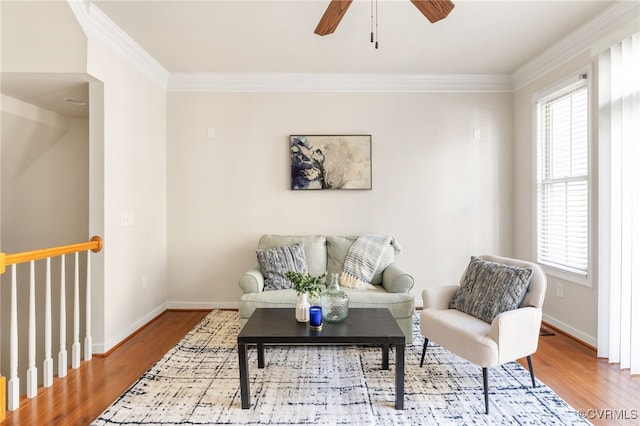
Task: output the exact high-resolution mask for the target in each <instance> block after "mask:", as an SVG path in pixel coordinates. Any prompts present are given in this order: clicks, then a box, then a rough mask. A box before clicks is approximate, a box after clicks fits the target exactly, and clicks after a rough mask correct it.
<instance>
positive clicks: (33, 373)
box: [27, 260, 38, 398]
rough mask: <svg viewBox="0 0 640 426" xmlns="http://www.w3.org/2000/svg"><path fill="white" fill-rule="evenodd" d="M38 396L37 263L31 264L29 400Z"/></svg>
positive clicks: (32, 262)
mask: <svg viewBox="0 0 640 426" xmlns="http://www.w3.org/2000/svg"><path fill="white" fill-rule="evenodd" d="M37 394H38V367H36V272H35V261H33V260H32V261H31V262H29V368H27V398H33V397H34V396H36V395H37Z"/></svg>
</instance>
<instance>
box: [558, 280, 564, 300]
mask: <svg viewBox="0 0 640 426" xmlns="http://www.w3.org/2000/svg"><path fill="white" fill-rule="evenodd" d="M556 296H558V297H564V285H562V284H560V283H557V284H556Z"/></svg>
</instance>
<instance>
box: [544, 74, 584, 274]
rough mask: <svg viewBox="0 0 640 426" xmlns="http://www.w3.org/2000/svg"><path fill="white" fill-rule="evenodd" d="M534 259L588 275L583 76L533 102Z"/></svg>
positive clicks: (564, 269) (571, 271) (562, 269)
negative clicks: (535, 147)
mask: <svg viewBox="0 0 640 426" xmlns="http://www.w3.org/2000/svg"><path fill="white" fill-rule="evenodd" d="M536 103H537V212H536V213H537V230H536V239H537V250H536V252H537V261H538V262H539V263H541V264H544V265H547V266H551V267H553V268H556V269H559V270H561V271H565V272H570V273H573V274H578V275H580V276H581V277H585V278H586V277H587V273H588V269H589V86H588V80H587V78H586V75H583V76H581V77H580V79H579V80H578V81H577V82H575V81H574V82H573V83H571V84H568V85H566V84H565V85H563V87H562V88H561V89H560V90H555V91H553V92H552V93H549V94H547V95H545V96H542V97H540V98H539V99H538V100H537V102H536Z"/></svg>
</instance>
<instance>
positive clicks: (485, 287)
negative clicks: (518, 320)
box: [449, 256, 531, 323]
mask: <svg viewBox="0 0 640 426" xmlns="http://www.w3.org/2000/svg"><path fill="white" fill-rule="evenodd" d="M530 279H531V269H525V268H519V267H517V266H510V265H503V264H501V263H495V262H487V261H485V260H482V259H480V258H478V257H475V256H472V257H471V261H470V262H469V266H468V267H467V270H466V272H465V274H464V276H463V278H462V282H461V283H460V284H461V285H460V288H459V289H458V290H457V291H456V294H455V295H454V296H453V299H452V300H451V302H450V303H449V308H450V309H457V310H458V311H461V312H465V313H467V314H469V315H472V316H474V317H476V318H478V319H481V320H483V321H486V322H488V323H491V321H493V319H494V318H495V317H496V316H497V315H498V314H500V313H502V312H505V311H510V310H512V309H516V308H517V307H518V306H519V305H520V302H521V301H522V298H523V297H524V294H525V292H526V291H527V287H528V285H529V280H530Z"/></svg>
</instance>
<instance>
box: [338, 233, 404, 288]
mask: <svg viewBox="0 0 640 426" xmlns="http://www.w3.org/2000/svg"><path fill="white" fill-rule="evenodd" d="M357 239H358V237H357V236H356V237H344V236H327V274H329V275H330V274H332V273H333V274H340V272H342V268H343V267H344V260H345V258H346V257H347V253H348V252H349V248H350V247H351V245H352V244H353V243H354V242H355V241H356V240H357ZM394 259H395V252H394V250H393V246H392V245H391V244H389V247H387V249H386V250H385V251H384V253H383V254H382V257H381V258H380V263H379V264H378V268H377V269H376V272H375V274H374V275H373V279H372V280H371V284H380V283H382V272H383V271H384V270H385V269H386V268H387V266H389V265H390V264H391V263H393V261H394Z"/></svg>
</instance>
